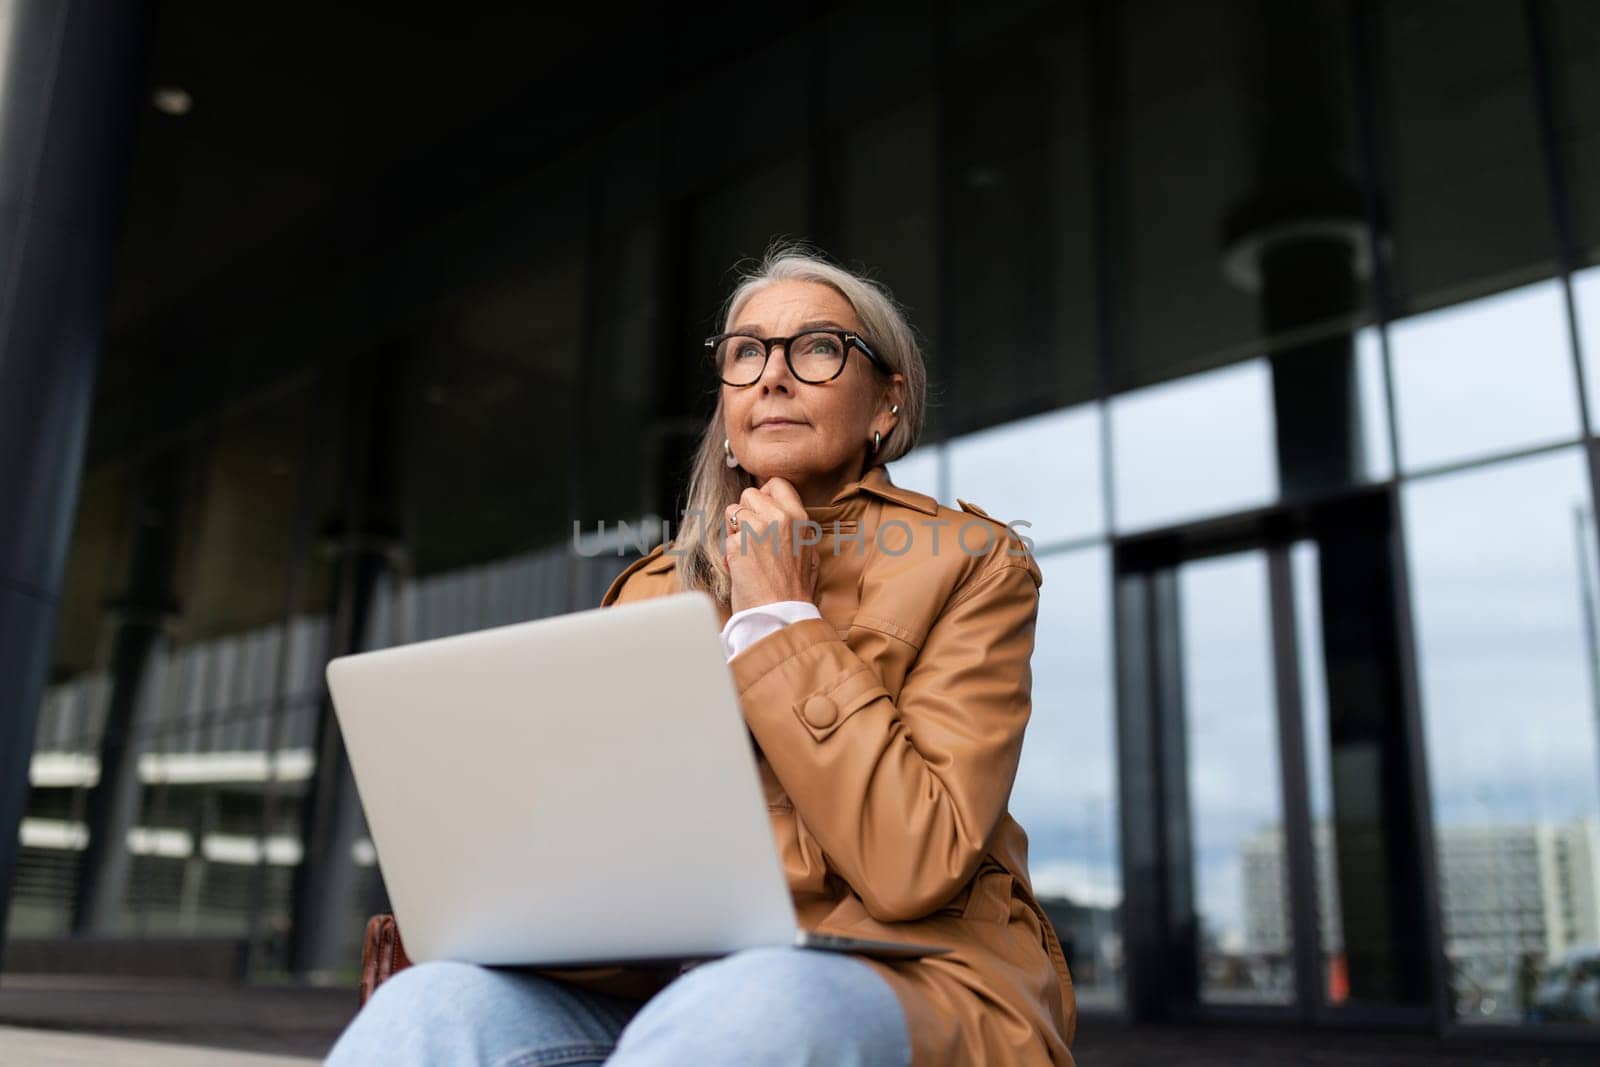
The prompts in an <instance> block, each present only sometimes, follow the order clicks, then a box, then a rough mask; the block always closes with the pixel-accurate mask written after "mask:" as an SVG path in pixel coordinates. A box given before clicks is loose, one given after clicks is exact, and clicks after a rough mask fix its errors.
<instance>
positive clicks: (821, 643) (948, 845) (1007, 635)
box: [549, 466, 1076, 1067]
mask: <svg viewBox="0 0 1600 1067" xmlns="http://www.w3.org/2000/svg"><path fill="white" fill-rule="evenodd" d="M958 503H961V504H962V508H963V509H964V510H961V511H957V510H953V509H951V508H945V507H941V506H940V505H939V504H938V503H937V502H936V501H935V500H934V499H933V498H931V497H929V496H926V495H924V494H922V493H916V492H912V491H909V490H906V489H902V488H900V487H898V486H895V485H893V484H892V483H891V482H890V480H889V476H888V472H887V471H886V470H885V469H884V468H883V467H882V466H874V467H872V468H871V469H869V470H868V471H867V473H866V474H865V475H864V476H863V477H862V478H861V479H860V480H858V481H856V482H852V483H851V484H850V485H848V486H846V487H845V488H844V489H843V490H842V491H841V492H840V493H839V494H838V495H836V496H835V497H834V499H833V502H832V503H831V504H829V505H827V506H822V507H809V508H807V509H806V510H807V512H808V514H809V515H810V517H811V518H812V519H814V520H816V521H817V522H818V523H819V524H820V525H821V526H822V528H823V533H822V541H821V543H820V544H819V545H818V546H817V548H818V552H819V553H820V556H821V570H820V575H819V578H818V586H817V597H816V603H817V607H818V609H819V610H820V612H821V614H822V618H821V619H808V620H805V621H803V622H799V623H794V624H791V625H789V626H786V627H784V628H783V629H782V630H779V631H778V632H776V633H773V634H770V635H768V636H767V637H765V638H763V639H761V640H760V641H758V642H757V643H756V644H754V645H752V646H750V647H749V648H747V649H745V650H744V651H743V652H741V653H740V654H739V655H738V656H736V657H735V658H734V659H733V660H732V661H731V662H730V664H729V668H730V669H731V670H732V672H733V677H734V681H735V684H736V686H737V688H738V692H739V699H740V702H741V704H742V705H743V708H744V714H745V719H746V722H747V723H748V725H749V727H750V731H751V734H752V736H753V737H754V738H755V740H756V743H757V745H758V746H759V757H758V762H759V768H760V772H761V781H762V784H763V786H764V788H765V791H766V798H767V809H768V811H769V813H770V815H771V819H772V829H773V833H774V835H775V836H776V839H777V842H778V849H779V852H780V855H781V856H782V859H783V866H784V869H785V871H786V872H787V874H788V879H789V888H790V891H791V893H792V894H793V897H794V903H795V908H796V909H797V911H798V913H799V918H800V925H801V926H803V927H805V928H807V929H818V930H824V931H828V932H835V933H846V934H853V935H856V936H860V937H871V938H879V939H884V940H904V941H920V942H931V943H934V944H942V945H950V946H953V947H954V948H955V951H954V952H951V953H949V954H947V955H943V956H935V957H929V958H925V959H920V960H913V961H897V962H884V961H878V960H867V961H866V962H867V963H868V964H869V965H870V966H872V967H873V968H874V969H875V970H876V971H877V972H878V973H879V974H881V975H882V976H883V977H884V979H886V980H887V981H888V983H889V985H890V986H891V987H892V988H893V989H894V991H895V994H896V996H897V997H898V998H899V1001H900V1005H901V1007H902V1008H903V1009H904V1012H905V1015H906V1019H907V1022H908V1024H909V1029H910V1033H911V1042H912V1063H913V1065H914V1067H932V1065H934V1064H1071V1063H1072V1062H1073V1060H1072V1054H1071V1052H1070V1051H1068V1046H1069V1045H1070V1043H1071V1041H1072V1036H1073V1030H1074V1026H1075V1022H1076V1003H1075V999H1074V994H1073V989H1072V979H1071V977H1070V976H1069V975H1068V973H1067V963H1066V958H1065V957H1064V955H1063V954H1062V950H1061V945H1060V943H1059V941H1058V940H1057V939H1056V935H1055V931H1054V930H1053V928H1052V927H1051V925H1050V922H1049V920H1048V919H1047V918H1046V916H1045V914H1044V912H1043V910H1042V909H1041V908H1040V907H1039V904H1038V902H1037V901H1036V900H1035V899H1034V896H1033V891H1032V888H1031V886H1030V884H1029V880H1028V873H1027V872H1028V868H1027V851H1028V844H1027V836H1026V834H1025V833H1024V832H1023V829H1022V827H1021V826H1019V825H1018V824H1017V822H1016V821H1015V820H1014V819H1013V818H1012V817H1011V816H1010V814H1009V813H1008V812H1007V802H1008V800H1009V797H1010V793H1011V786H1012V782H1013V781H1014V779H1015V776H1016V770H1017V761H1018V756H1019V754H1020V752H1021V748H1022V738H1023V729H1024V727H1025V726H1026V725H1027V721H1028V717H1029V714H1030V710H1031V684H1032V675H1031V671H1030V667H1029V660H1030V658H1031V656H1032V653H1033V640H1034V624H1035V620H1036V617H1037V613H1038V596H1039V594H1038V587H1039V585H1040V583H1041V582H1042V580H1043V579H1042V576H1041V574H1040V572H1039V567H1038V564H1037V563H1036V562H1035V561H1034V559H1033V557H1032V555H1031V554H1029V553H1027V552H1026V551H1025V549H1024V546H1023V545H1022V543H1021V542H1020V541H1018V540H1017V539H1016V538H1015V537H1014V536H1012V535H1010V534H1009V532H1008V531H1007V530H1006V527H1005V526H1004V525H1003V524H1002V523H1000V522H998V521H996V520H994V519H990V518H989V517H988V516H987V515H985V514H984V513H983V512H982V511H981V510H979V509H977V508H975V507H973V506H972V505H970V504H966V503H965V502H960V501H958ZM835 520H837V526H836V525H835ZM941 521H942V524H941ZM964 526H965V527H966V529H963V527H964ZM986 531H987V533H986ZM958 536H959V537H960V538H961V541H960V542H959V543H958V542H957V537H958ZM852 537H855V538H857V539H855V540H852ZM836 543H837V546H838V547H837V552H835V544H836ZM675 562H676V557H674V556H672V555H669V554H666V553H664V552H663V551H662V549H661V548H660V547H658V548H656V549H655V550H654V551H653V552H651V553H650V554H648V555H646V556H644V557H643V558H641V559H638V560H635V561H634V563H633V564H632V565H631V566H629V567H628V569H627V570H625V571H623V573H622V574H620V575H618V576H617V578H616V580H615V581H614V582H613V583H612V584H611V587H610V589H608V590H607V591H606V594H605V597H604V599H603V600H602V604H603V605H610V604H620V603H628V602H631V601H636V600H644V599H646V598H649V597H655V596H665V595H669V594H671V593H675V592H677V591H678V586H677V576H676V574H675V573H674V570H673V568H674V565H675ZM726 619H727V609H726V608H724V609H723V620H724V621H726ZM549 973H552V974H554V975H556V976H558V977H561V978H563V979H564V980H567V981H574V982H578V983H579V984H586V985H589V986H591V987H594V988H600V989H604V990H607V991H610V992H616V993H622V994H624V995H635V996H648V995H650V994H651V993H652V992H654V991H655V990H657V989H659V988H660V987H662V986H663V985H665V983H666V982H668V981H670V980H671V979H672V978H673V977H675V976H676V973H675V972H671V973H669V972H667V971H665V970H652V969H645V968H637V967H629V968H592V969H587V970H583V971H556V972H549Z"/></svg>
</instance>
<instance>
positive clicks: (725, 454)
mask: <svg viewBox="0 0 1600 1067" xmlns="http://www.w3.org/2000/svg"><path fill="white" fill-rule="evenodd" d="M722 462H724V463H726V464H727V465H728V466H729V467H730V468H733V467H737V466H738V465H739V461H738V460H736V459H734V458H733V449H732V448H730V447H729V445H728V439H727V438H726V437H724V438H723V439H722Z"/></svg>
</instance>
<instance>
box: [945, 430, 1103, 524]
mask: <svg viewBox="0 0 1600 1067" xmlns="http://www.w3.org/2000/svg"><path fill="white" fill-rule="evenodd" d="M949 458H950V493H951V496H953V497H958V498H960V499H962V500H967V501H970V502H971V503H973V504H976V505H977V506H978V507H980V508H982V509H983V510H985V511H987V512H988V513H989V514H990V515H993V516H994V517H995V518H997V519H999V520H1000V521H1001V522H1013V521H1016V520H1018V519H1021V520H1026V521H1027V522H1030V523H1032V524H1033V525H1032V526H1026V527H1019V529H1020V530H1021V532H1022V533H1024V534H1026V535H1027V536H1028V537H1031V538H1033V541H1034V543H1035V544H1036V545H1038V546H1040V547H1041V548H1042V547H1043V546H1046V545H1049V544H1051V543H1053V542H1060V541H1064V540H1068V539H1070V538H1081V537H1091V536H1094V535H1096V534H1103V533H1104V532H1105V508H1104V506H1103V497H1102V495H1101V492H1100V406H1099V405H1098V404H1083V405H1080V406H1078V407H1074V408H1068V409H1066V410H1063V411H1053V412H1050V413H1049V414H1046V415H1036V416H1034V417H1033V418H1028V419H1021V420H1018V421H1016V422H1009V423H1006V424H1005V425H1004V426H997V427H995V428H993V429H990V430H983V431H981V432H979V433H974V434H968V435H967V436H965V437H958V438H956V439H954V440H953V441H951V442H950V446H949Z"/></svg>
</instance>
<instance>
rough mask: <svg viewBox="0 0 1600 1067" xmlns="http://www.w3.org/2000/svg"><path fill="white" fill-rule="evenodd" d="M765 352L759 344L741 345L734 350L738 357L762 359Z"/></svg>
mask: <svg viewBox="0 0 1600 1067" xmlns="http://www.w3.org/2000/svg"><path fill="white" fill-rule="evenodd" d="M765 354H766V353H765V352H763V351H762V349H761V346H759V345H741V346H739V348H738V350H737V351H736V352H734V356H735V357H736V358H738V359H760V358H761V357H762V356H763V355H765Z"/></svg>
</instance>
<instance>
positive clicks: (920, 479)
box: [884, 446, 977, 503]
mask: <svg viewBox="0 0 1600 1067" xmlns="http://www.w3.org/2000/svg"><path fill="white" fill-rule="evenodd" d="M884 466H885V467H887V469H888V471H889V480H890V481H891V482H893V483H894V484H895V485H898V486H900V488H902V489H911V490H913V491H915V492H918V493H927V494H928V495H929V496H931V497H933V498H934V499H935V500H938V501H939V502H940V503H944V501H943V500H942V499H941V498H940V496H939V449H938V447H937V446H935V447H931V448H930V447H928V446H923V447H922V448H913V449H912V450H911V451H910V452H907V453H906V454H905V455H903V456H901V457H900V458H899V459H897V460H895V461H894V462H893V463H887V464H885V465H884ZM973 503H977V501H973Z"/></svg>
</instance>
